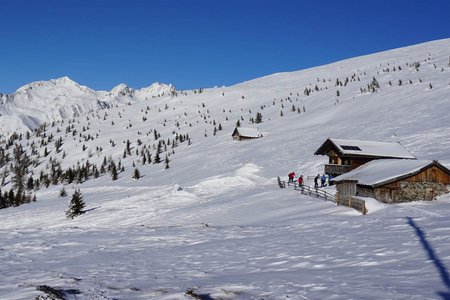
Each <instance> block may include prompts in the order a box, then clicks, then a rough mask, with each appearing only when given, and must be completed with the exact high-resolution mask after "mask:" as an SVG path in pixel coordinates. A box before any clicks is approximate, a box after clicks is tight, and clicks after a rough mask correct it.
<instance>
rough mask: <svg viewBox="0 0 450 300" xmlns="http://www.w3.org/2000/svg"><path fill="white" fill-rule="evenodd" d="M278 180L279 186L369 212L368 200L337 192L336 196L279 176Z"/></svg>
mask: <svg viewBox="0 0 450 300" xmlns="http://www.w3.org/2000/svg"><path fill="white" fill-rule="evenodd" d="M277 180H278V186H279V187H280V188H286V187H292V188H293V189H295V190H297V191H300V192H301V193H302V194H304V195H309V196H314V197H317V198H321V199H323V200H327V201H331V202H334V203H336V204H337V205H343V206H347V207H350V208H353V209H356V210H357V211H359V212H361V213H362V214H366V213H367V209H366V202H365V201H364V200H362V199H359V198H357V197H353V196H341V195H339V194H337V195H336V197H335V195H333V194H330V193H327V192H326V191H324V190H321V189H319V188H317V189H316V188H312V187H310V186H307V185H300V186H299V185H298V183H297V182H291V183H289V182H288V183H287V182H286V181H284V180H281V179H280V177H278V178H277Z"/></svg>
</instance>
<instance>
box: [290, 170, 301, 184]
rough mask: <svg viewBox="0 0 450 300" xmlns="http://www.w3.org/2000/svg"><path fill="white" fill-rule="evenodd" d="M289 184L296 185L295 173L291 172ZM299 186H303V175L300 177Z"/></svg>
mask: <svg viewBox="0 0 450 300" xmlns="http://www.w3.org/2000/svg"><path fill="white" fill-rule="evenodd" d="M288 178H289V180H288V184H290V183H294V180H295V172H291V173H289V174H288ZM298 185H299V186H301V185H303V175H300V177H299V178H298Z"/></svg>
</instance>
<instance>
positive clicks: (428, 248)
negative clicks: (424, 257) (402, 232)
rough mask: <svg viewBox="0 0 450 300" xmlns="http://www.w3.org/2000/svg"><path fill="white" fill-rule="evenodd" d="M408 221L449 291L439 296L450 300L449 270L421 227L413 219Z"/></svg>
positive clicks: (409, 218)
mask: <svg viewBox="0 0 450 300" xmlns="http://www.w3.org/2000/svg"><path fill="white" fill-rule="evenodd" d="M407 220H408V224H409V226H411V227H412V228H414V230H415V231H416V235H417V237H418V238H419V240H420V243H421V244H422V247H423V248H424V250H425V252H427V254H428V258H429V259H430V260H431V261H432V262H433V263H434V266H435V267H436V269H437V270H438V272H439V274H440V276H441V279H442V282H443V283H444V284H445V286H446V287H447V289H448V291H447V292H437V294H438V295H439V296H440V297H441V298H442V299H444V300H450V276H449V274H448V270H447V268H446V267H445V265H444V264H443V263H442V261H441V260H440V259H439V257H438V256H437V254H436V252H435V251H434V249H433V247H432V246H431V245H430V243H428V241H427V239H426V238H425V233H424V232H423V231H422V229H421V228H420V227H419V226H417V224H416V223H415V222H414V220H413V219H412V218H411V217H407Z"/></svg>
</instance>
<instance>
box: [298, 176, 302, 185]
mask: <svg viewBox="0 0 450 300" xmlns="http://www.w3.org/2000/svg"><path fill="white" fill-rule="evenodd" d="M302 185H303V175H300V177H299V178H298V186H302Z"/></svg>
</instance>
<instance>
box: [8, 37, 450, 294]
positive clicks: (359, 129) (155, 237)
mask: <svg viewBox="0 0 450 300" xmlns="http://www.w3.org/2000/svg"><path fill="white" fill-rule="evenodd" d="M449 49H450V40H443V41H437V42H433V43H429V44H424V45H418V46H415V47H411V48H405V49H398V50H395V51H392V52H385V53H379V54H376V55H373V56H366V57H361V58H355V59H353V60H347V61H343V62H338V63H335V64H331V65H328V66H323V67H318V68H314V69H310V70H305V71H299V72H293V73H282V74H275V75H272V76H268V77H264V78H260V79H257V80H254V81H249V82H245V83H242V84H240V85H236V86H233V87H229V88H215V89H205V90H204V91H203V92H202V93H201V94H198V93H193V92H192V91H188V95H181V94H180V95H178V97H174V98H170V97H158V98H155V99H153V98H152V99H148V100H145V98H143V96H140V95H139V93H138V92H136V94H135V96H134V97H137V99H135V98H133V99H131V98H130V99H129V98H126V97H125V98H123V99H122V98H121V99H119V100H120V101H118V102H117V107H116V106H114V107H113V108H111V109H106V110H101V111H99V113H98V116H97V115H96V114H97V113H96V112H94V113H90V114H88V115H84V114H83V115H81V116H80V117H77V118H75V119H74V120H75V122H73V123H71V124H74V126H76V129H77V131H78V133H84V134H88V133H89V134H91V135H92V136H94V137H95V139H94V140H91V141H89V142H84V141H83V140H82V139H81V141H80V138H79V137H78V134H77V135H76V136H75V137H72V136H71V135H70V134H69V135H68V136H65V135H64V134H65V130H64V129H65V128H66V126H68V125H69V123H68V122H67V120H66V122H65V123H64V124H62V123H57V124H56V125H55V127H51V126H48V134H53V135H54V136H55V138H58V137H59V136H62V137H63V138H64V145H63V147H62V150H63V151H66V152H67V154H68V155H67V157H66V158H65V159H64V160H63V159H62V152H61V153H55V152H54V151H53V152H52V153H51V155H50V156H52V157H53V158H56V159H58V160H60V161H61V164H62V166H63V167H64V168H67V167H69V166H72V165H74V164H76V162H77V161H81V162H85V161H86V160H87V159H89V161H90V162H91V163H94V164H97V165H100V164H101V162H102V160H103V158H104V156H112V157H113V158H114V159H115V160H116V161H118V160H119V159H121V161H122V164H123V165H124V166H125V167H126V171H125V172H123V173H120V174H119V179H118V180H117V181H112V180H111V178H110V177H109V176H108V175H103V176H100V178H98V179H93V180H90V181H87V182H85V183H83V184H77V185H68V186H66V187H65V188H66V189H67V191H68V193H69V196H68V197H66V198H61V197H58V195H59V191H60V188H61V185H59V186H51V187H50V188H49V189H45V188H42V189H40V190H39V191H38V192H37V199H38V201H37V202H36V203H31V204H26V205H22V206H20V207H15V208H8V209H2V210H0V221H1V226H0V235H1V240H0V261H1V267H0V299H5V300H6V299H8V300H10V299H11V300H12V299H35V298H36V296H38V295H43V294H42V292H39V291H37V289H36V286H39V285H48V286H51V287H53V288H55V289H59V290H61V291H66V299H192V297H190V296H189V295H188V294H186V291H192V292H193V293H196V294H197V295H203V296H204V297H205V299H208V298H206V297H207V296H208V297H210V298H212V299H329V300H335V299H417V300H422V299H450V279H449V268H450V218H449V215H450V196H449V195H444V196H442V197H440V198H439V199H438V200H436V201H433V202H422V201H417V202H413V203H407V204H398V205H384V204H380V203H378V202H376V201H375V200H373V199H366V203H367V207H368V210H369V213H368V214H367V215H364V216H363V215H361V214H360V213H358V212H357V211H355V210H352V209H349V208H346V207H340V206H336V205H335V204H334V203H332V202H327V201H323V200H321V199H318V198H314V197H309V196H306V195H301V194H300V193H299V192H297V191H295V190H293V189H291V188H287V189H283V190H281V189H279V188H278V186H277V184H276V176H282V177H283V178H285V177H286V176H287V174H288V173H289V172H290V171H295V172H296V174H297V175H299V174H303V175H304V176H305V179H306V184H308V185H310V184H311V183H312V179H311V176H312V177H314V176H315V175H317V173H322V172H323V164H324V163H326V162H327V159H326V158H325V157H317V156H314V155H313V153H314V151H315V150H317V148H318V147H319V146H320V145H321V144H322V143H323V142H324V141H325V140H326V139H327V138H328V137H333V138H341V139H358V140H369V141H370V140H373V141H389V142H392V141H400V142H401V143H402V145H403V146H404V147H406V148H407V149H408V151H410V152H411V153H412V154H413V155H415V156H416V157H418V158H419V159H437V160H439V162H441V163H443V164H445V165H446V166H449V163H450V150H449V149H450V123H449V111H450V100H449V99H450V86H449V84H450V82H449V78H450V67H449V66H448V57H449V56H450V52H449V51H450V50H449ZM415 61H420V62H421V67H420V70H419V71H416V70H415V69H414V68H410V67H408V66H406V62H408V63H413V62H415ZM434 64H436V67H434ZM393 66H396V67H398V66H402V70H401V71H398V70H397V71H395V72H393V71H392V68H393ZM387 67H389V68H390V70H391V71H389V72H382V70H383V69H386V68H387ZM441 68H442V71H441ZM378 72H379V73H378ZM354 73H355V74H358V75H359V76H360V77H361V81H353V82H350V83H349V84H348V85H347V86H346V87H340V86H339V87H336V86H335V81H336V78H339V79H340V80H342V81H343V80H344V79H345V77H347V76H348V77H350V76H352V74H354ZM364 73H366V75H364ZM373 77H376V78H377V80H378V81H379V82H380V85H381V90H379V91H378V92H377V93H374V94H371V93H363V94H361V93H360V88H361V87H364V86H366V85H367V84H368V83H369V82H370V81H371V80H372V78H373ZM318 78H319V80H318ZM323 79H325V82H323ZM399 79H402V80H403V84H402V85H401V86H399V85H398V80H399ZM409 79H411V81H412V82H413V83H412V84H409V81H408V80H409ZM419 79H421V80H422V83H420V82H419ZM59 81H62V82H63V83H64V85H65V89H63V90H64V91H66V92H68V93H69V94H70V90H71V89H72V88H73V86H75V87H76V90H77V93H78V94H76V95H78V96H77V98H76V101H77V103H83V99H84V98H83V97H84V96H83V97H81V96H80V95H84V94H89V95H91V94H93V93H94V92H93V91H92V90H89V89H88V88H86V87H80V86H77V85H76V84H75V83H73V82H71V81H69V79H67V78H63V79H60V80H59ZM388 81H392V83H393V85H392V86H389V85H388ZM55 82H58V81H54V82H53V83H52V84H54V83H55ZM429 83H432V85H433V88H432V89H429V87H428V84H429ZM40 84H44V83H40ZM316 84H317V85H318V86H319V87H320V88H322V89H323V90H322V91H318V92H313V93H312V94H311V95H310V96H308V97H306V96H305V95H303V90H304V88H305V87H307V86H308V87H309V86H310V87H312V88H314V86H315V85H316ZM44 85H45V84H44ZM51 87H52V91H53V92H52V93H53V94H52V95H59V93H60V91H58V90H57V89H56V88H55V87H54V86H53V85H51ZM54 88H55V89H54ZM337 89H339V91H340V96H339V98H336V90H337ZM124 90H126V87H125V86H122V85H121V86H119V87H117V88H116V89H114V91H112V92H114V93H118V94H120V93H121V91H124ZM152 90H153V89H152ZM140 91H141V92H140V93H142V94H143V95H144V94H147V91H146V90H144V89H142V90H140ZM112 92H110V93H112ZM30 93H32V92H30ZM297 93H299V96H297ZM107 94H108V92H102V95H103V96H105V97H107ZM243 96H244V98H243ZM80 97H81V98H80ZM139 97H140V98H139ZM288 97H290V99H291V100H292V102H291V101H290V100H289V99H287V98H288ZM44 98H45V97H44ZM44 98H42V95H39V99H40V100H39V101H41V102H39V103H45V101H44V100H45V99H44ZM94 98H95V97H94ZM94 98H89V99H90V100H89V101H91V100H92V99H94ZM55 99H56V98H55ZM274 99H275V100H274ZM281 99H283V102H281ZM297 99H298V100H297ZM59 100H61V101H62V99H61V98H58V101H59ZM21 101H22V102H20V105H21V106H20V107H19V108H20V112H25V111H26V105H25V104H26V101H27V100H26V99H25V98H24V99H21ZM80 101H81V102H80ZM128 101H130V103H129V105H127V104H125V103H127V102H128ZM274 101H275V104H273V102H274ZM89 103H91V102H89ZM203 103H204V104H205V107H203V105H202V104H203ZM281 103H283V105H284V108H282V106H281ZM119 104H120V105H119ZM293 104H295V106H297V107H300V108H301V109H302V108H303V106H305V110H306V112H303V109H302V112H301V113H298V112H292V111H290V109H291V106H292V105H293ZM36 105H38V104H36ZM166 105H167V108H166ZM262 105H263V106H264V105H265V107H264V109H263V110H261V108H260V107H261V106H262ZM30 106H31V107H32V108H33V105H30ZM147 106H149V107H150V109H151V110H150V111H149V113H148V115H147V114H145V113H144V111H145V110H146V107H147ZM83 107H85V109H89V108H91V106H89V105H87V104H86V103H84V104H83ZM19 108H15V109H16V111H17V109H19ZM2 109H3V112H4V113H6V112H9V111H14V110H15V109H14V108H8V107H6V108H5V107H2ZM8 109H9V110H8ZM281 110H283V117H281V116H280V111H281ZM50 111H53V110H51V109H49V110H48V111H46V110H45V107H44V108H41V111H39V112H36V114H35V117H36V119H32V120H34V121H36V122H37V121H38V117H42V118H44V117H48V115H49V114H50V115H52V114H53V112H52V113H50ZM57 111H59V112H60V111H62V110H57ZM63 111H66V110H63ZM159 111H161V112H159ZM258 111H261V112H262V115H263V123H261V124H258V128H259V129H260V130H261V131H262V133H263V135H264V137H263V138H261V139H258V140H253V141H247V142H237V141H233V140H232V139H231V133H232V132H233V130H234V126H235V123H236V121H237V120H238V119H239V118H240V117H241V116H242V117H243V118H244V121H243V122H242V123H243V125H245V126H252V124H248V123H249V122H248V120H249V118H250V117H255V114H256V112H258ZM105 113H107V114H108V116H106V117H105V116H104V115H105ZM143 116H146V117H147V118H148V120H147V121H145V122H144V121H143V120H142V117H143ZM208 116H211V117H210V118H208ZM205 118H206V120H205ZM226 118H227V119H228V120H226ZM13 119H14V116H8V117H5V116H4V115H3V116H2V117H1V122H2V123H0V124H2V129H3V130H5V131H9V130H13V129H14V126H18V127H20V126H22V125H23V124H21V123H20V122H19V121H17V123H14V122H12V120H13ZM63 119H64V118H63ZM20 120H24V119H23V118H22V119H20ZM25 120H30V119H26V118H25ZM212 120H215V121H216V122H220V123H221V125H222V126H223V130H222V131H218V132H217V134H216V135H213V131H212V128H213V125H212V124H211V123H212ZM41 121H42V120H41ZM112 121H114V124H112ZM176 121H178V122H179V128H178V127H177V126H175V125H174V124H175V122H176ZM189 123H190V124H191V125H192V126H189ZM130 124H132V126H129V125H130ZM83 127H88V128H89V129H86V131H83V130H82V128H83ZM255 127H256V126H255ZM58 128H60V129H62V130H60V131H58V130H57V129H58ZM151 129H157V130H158V132H160V133H161V134H162V138H164V139H167V138H169V137H170V138H172V137H173V135H172V132H173V131H174V130H175V131H176V132H177V133H181V134H186V133H188V134H189V136H190V137H191V139H192V145H189V146H188V145H187V144H186V142H185V143H182V144H180V145H179V146H178V147H176V148H175V149H174V150H175V154H173V155H172V156H171V157H170V160H171V161H170V168H169V169H168V170H165V169H164V165H163V164H161V165H155V164H150V165H145V166H142V165H140V163H139V162H138V158H137V156H135V155H134V156H128V157H126V158H123V157H122V155H123V150H124V145H125V141H126V140H127V139H130V140H131V143H132V146H133V151H134V150H135V147H137V146H136V145H137V143H136V142H137V141H136V140H137V139H138V138H139V139H141V140H142V141H143V143H146V144H148V145H149V146H152V145H153V144H154V139H153V134H147V133H148V132H149V131H150V130H151ZM205 133H206V135H207V137H205ZM97 134H98V137H97ZM111 139H114V140H115V142H116V146H115V147H112V146H111V145H110V143H109V141H110V140H111ZM36 142H40V139H39V138H38V139H36ZM81 144H86V145H87V146H88V149H87V150H86V151H82V147H81ZM51 146H52V145H50V144H49V148H51ZM99 146H101V147H103V151H102V153H101V154H100V155H97V153H96V152H95V149H96V147H99ZM24 147H25V148H26V147H28V146H27V145H26V141H24ZM40 151H41V154H42V152H43V149H40ZM88 156H89V157H88ZM41 157H42V158H41V159H42V163H41V164H40V165H39V166H38V167H36V169H35V170H33V171H34V174H39V172H40V170H41V169H44V170H45V169H46V168H47V167H48V157H47V158H44V156H43V155H41ZM133 162H135V163H136V165H137V166H138V167H139V170H140V172H141V174H142V176H143V177H142V178H141V179H139V180H134V179H132V178H131V175H132V172H133V167H132V163H133ZM7 188H8V186H6V187H5V190H6V189H7ZM75 188H79V189H80V190H81V192H82V194H83V197H84V200H85V202H86V210H87V212H86V213H85V214H83V215H81V216H79V217H76V218H75V219H73V220H68V219H66V217H65V211H66V209H67V208H68V202H69V200H70V195H71V194H72V193H73V191H74V189H75ZM326 189H327V190H328V191H330V192H333V187H327V188H326Z"/></svg>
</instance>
